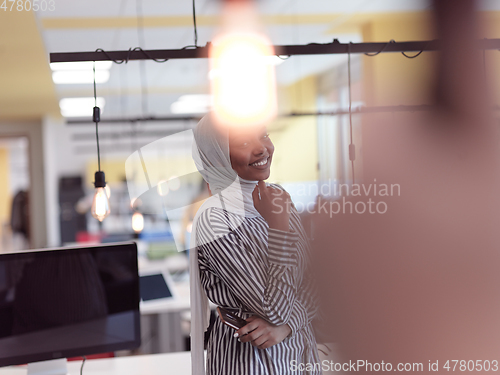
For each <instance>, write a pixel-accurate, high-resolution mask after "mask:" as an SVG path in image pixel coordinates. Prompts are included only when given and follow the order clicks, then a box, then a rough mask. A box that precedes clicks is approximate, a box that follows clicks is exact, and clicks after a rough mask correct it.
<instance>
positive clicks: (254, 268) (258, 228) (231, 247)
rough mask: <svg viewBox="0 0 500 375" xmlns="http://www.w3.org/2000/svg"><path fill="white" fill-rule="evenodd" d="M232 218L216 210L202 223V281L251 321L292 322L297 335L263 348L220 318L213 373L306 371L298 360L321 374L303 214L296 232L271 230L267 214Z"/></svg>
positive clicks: (294, 219) (215, 297)
mask: <svg viewBox="0 0 500 375" xmlns="http://www.w3.org/2000/svg"><path fill="white" fill-rule="evenodd" d="M273 185H274V186H277V187H279V188H281V186H279V185H275V184H273ZM281 189H282V188H281ZM231 215H234V214H232V213H229V212H227V211H224V210H222V209H220V208H209V209H207V210H206V211H204V212H203V213H202V214H201V215H200V217H199V221H198V223H197V228H198V229H197V236H198V243H203V245H201V246H199V247H198V262H199V266H200V279H201V284H202V286H203V288H204V290H205V291H206V293H207V296H208V298H209V299H210V300H211V301H212V302H214V303H215V304H217V305H220V306H224V307H229V308H232V309H237V311H238V312H239V313H238V315H240V316H241V317H243V318H247V317H249V316H250V315H255V314H256V315H259V316H260V317H262V318H264V319H266V320H268V321H269V322H270V323H273V324H276V325H281V324H288V325H289V326H290V327H291V328H292V333H291V334H290V336H288V337H287V338H286V339H285V340H284V341H282V342H281V343H279V344H277V345H274V346H272V347H270V348H268V349H257V348H255V347H254V346H252V345H251V343H242V342H239V341H238V339H236V338H234V337H233V333H234V330H233V329H231V328H230V327H228V326H226V325H224V324H223V323H222V322H221V321H220V319H218V318H217V320H216V322H215V325H214V327H213V330H212V333H211V335H210V339H209V343H208V347H207V370H206V372H207V374H210V375H213V374H217V375H226V374H228V375H229V374H230V375H264V374H265V375H284V374H298V373H302V372H299V371H293V370H292V366H291V365H292V364H294V363H295V364H299V363H303V364H304V366H305V365H306V364H307V363H317V364H318V365H317V366H315V367H316V370H315V371H312V372H303V373H309V374H321V370H320V366H319V357H318V352H317V348H316V340H315V338H314V333H313V329H312V325H311V321H312V319H313V318H314V315H315V314H316V307H315V306H316V304H315V301H314V293H313V290H312V284H311V282H310V278H309V277H308V273H307V272H306V268H307V265H308V259H307V257H308V254H309V251H310V248H309V244H308V240H307V237H306V233H305V231H304V229H303V227H302V224H301V222H300V218H299V216H298V214H297V211H296V210H295V209H294V208H293V210H292V213H291V215H290V231H289V232H284V231H281V230H277V229H273V228H269V226H268V225H267V222H266V221H265V220H264V219H263V218H262V217H260V216H259V217H255V218H246V219H245V220H244V221H243V223H242V224H241V225H239V226H234V223H235V222H238V223H239V222H240V221H238V220H234V218H231ZM228 227H229V228H230V230H231V231H230V232H229V234H227V233H228V229H227V228H228ZM211 239H212V240H211Z"/></svg>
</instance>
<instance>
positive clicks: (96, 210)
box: [90, 61, 111, 222]
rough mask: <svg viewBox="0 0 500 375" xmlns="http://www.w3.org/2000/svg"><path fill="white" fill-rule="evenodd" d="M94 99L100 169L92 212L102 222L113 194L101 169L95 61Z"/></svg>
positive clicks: (95, 184)
mask: <svg viewBox="0 0 500 375" xmlns="http://www.w3.org/2000/svg"><path fill="white" fill-rule="evenodd" d="M94 101H95V106H94V114H93V120H94V122H95V135H96V141H97V165H98V171H97V172H96V173H95V176H94V187H95V193H94V200H93V201H92V208H91V210H90V212H91V213H92V216H93V217H95V218H96V219H97V220H99V221H100V222H102V221H103V220H104V219H105V218H106V217H107V216H108V215H109V214H110V212H111V211H110V209H109V200H108V195H111V192H109V193H107V192H106V178H105V176H104V172H103V171H101V153H100V150H99V125H98V124H99V121H100V120H101V114H100V112H101V111H100V109H99V107H98V106H97V95H96V82H95V61H94ZM108 191H109V187H108Z"/></svg>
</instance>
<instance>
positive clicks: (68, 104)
mask: <svg viewBox="0 0 500 375" xmlns="http://www.w3.org/2000/svg"><path fill="white" fill-rule="evenodd" d="M105 104H106V101H105V100H104V98H101V97H99V98H97V106H98V107H99V108H101V114H102V112H103V109H104V105H105ZM94 106H95V101H94V98H63V99H61V100H60V101H59V108H61V114H62V115H63V116H64V117H92V114H93V113H94V109H93V108H94Z"/></svg>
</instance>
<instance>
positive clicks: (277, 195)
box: [252, 180, 292, 232]
mask: <svg viewBox="0 0 500 375" xmlns="http://www.w3.org/2000/svg"><path fill="white" fill-rule="evenodd" d="M259 191H260V198H259ZM252 197H253V204H254V206H255V209H256V210H257V211H259V213H260V214H261V215H262V217H263V218H264V219H265V220H266V221H267V224H269V228H274V229H279V230H283V231H285V232H288V230H289V225H290V206H291V204H292V200H291V198H290V195H289V194H288V193H287V192H286V191H284V190H281V189H278V188H274V187H271V186H266V183H265V182H264V181H262V180H261V181H259V183H258V184H257V186H256V187H255V189H254V191H253V192H252Z"/></svg>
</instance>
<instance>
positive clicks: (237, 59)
mask: <svg viewBox="0 0 500 375" xmlns="http://www.w3.org/2000/svg"><path fill="white" fill-rule="evenodd" d="M224 14H225V27H224V29H223V31H222V32H220V33H219V34H218V35H217V36H216V37H215V38H214V40H213V43H212V46H211V48H210V51H209V57H210V58H211V59H210V65H211V66H210V70H211V71H212V72H213V74H212V77H211V78H212V79H211V80H210V85H211V92H212V95H213V100H214V106H213V112H214V115H215V119H216V120H217V121H218V122H219V124H221V125H226V126H238V125H259V124H263V123H267V122H269V121H270V120H272V119H273V118H274V117H275V116H276V113H277V99H276V76H275V69H274V65H273V64H270V63H269V58H266V56H272V55H275V51H274V48H273V46H272V44H271V42H270V40H269V39H268V38H267V37H266V36H265V35H264V34H262V33H260V32H258V31H257V26H258V25H257V22H256V16H255V15H254V11H253V8H252V4H251V3H250V2H237V4H232V3H231V2H230V3H229V4H227V5H226V8H225V12H224Z"/></svg>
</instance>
